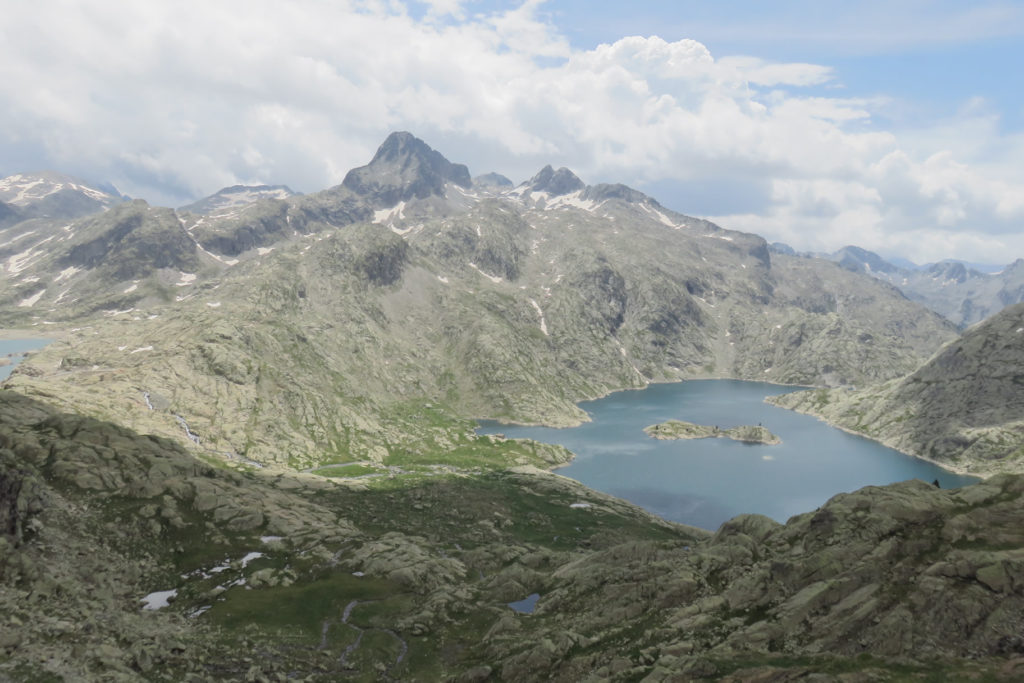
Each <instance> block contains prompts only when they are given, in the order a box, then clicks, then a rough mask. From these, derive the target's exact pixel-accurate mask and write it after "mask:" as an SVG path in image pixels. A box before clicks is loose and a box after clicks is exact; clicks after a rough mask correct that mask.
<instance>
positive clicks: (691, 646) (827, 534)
mask: <svg viewBox="0 0 1024 683" xmlns="http://www.w3.org/2000/svg"><path fill="white" fill-rule="evenodd" d="M375 481H377V480H365V481H352V480H348V481H347V483H346V482H335V481H333V480H330V479H325V478H322V477H315V476H310V475H301V474H293V473H292V474H289V473H285V474H269V473H266V472H259V471H232V470H228V469H224V468H223V466H221V465H219V463H217V462H216V461H214V462H213V463H209V464H208V463H204V462H201V461H198V460H196V459H195V458H194V457H193V455H192V454H190V453H188V452H186V451H185V450H184V449H182V448H181V447H180V446H178V445H177V444H174V443H172V442H170V441H168V440H165V439H160V438H154V437H148V436H140V435H138V434H135V433H133V432H132V431H130V430H126V429H124V428H123V427H119V426H116V425H113V424H110V423H104V422H100V421H96V420H92V419H89V418H83V417H81V416H77V415H68V414H61V413H59V412H56V411H54V410H53V409H52V408H49V407H47V406H46V405H45V404H42V403H39V402H35V401H32V400H30V399H26V398H24V397H21V396H19V395H17V394H14V393H13V392H10V391H0V549H2V552H0V615H2V616H0V625H2V627H3V628H0V678H5V679H12V680H49V679H54V680H59V679H65V680H110V681H136V680H153V681H156V680H255V681H258V680H267V681H269V680H286V679H297V678H300V679H303V680H308V681H329V680H338V679H339V678H345V679H346V680H349V679H351V680H360V681H371V680H382V679H385V680H409V681H415V680H419V681H427V680H459V681H486V680H521V681H534V680H538V681H539V680H552V681H577V680H584V679H588V677H589V679H593V680H610V681H632V680H649V681H661V680H666V681H667V680H733V681H740V680H742V681H750V680H796V679H798V678H808V677H812V676H813V679H814V680H820V681H863V680H918V679H920V680H935V679H936V678H937V677H940V678H946V679H950V678H955V679H969V678H976V677H982V678H983V679H984V680H1007V681H1010V680H1019V678H1020V676H1021V674H1022V673H1024V658H1022V656H1021V655H1022V653H1024V641H1022V637H1021V633H1022V632H1024V623H1022V622H1021V615H1022V614H1024V589H1022V587H1024V557H1022V555H1021V551H1020V548H1021V546H1022V545H1024V535H1022V532H1021V529H1024V518H1022V515H1024V505H1022V501H1021V495H1022V493H1024V478H1022V477H1020V476H1009V475H1004V476H1001V477H997V478H993V479H991V480H989V481H987V482H985V483H982V484H978V485H975V486H971V487H968V488H965V489H961V490H950V491H944V490H939V489H936V488H934V487H932V486H930V485H926V484H923V483H921V482H906V483H903V484H896V485H892V486H888V487H883V488H867V489H864V490H861V491H858V492H855V493H851V494H843V495H840V496H837V497H836V498H834V499H833V500H831V501H829V502H828V503H827V504H826V505H825V506H823V507H822V508H820V509H819V510H817V511H814V512H810V513H807V514H804V515H800V516H798V517H795V518H793V519H791V520H790V521H789V522H788V523H787V524H786V525H780V524H777V523H775V522H772V521H770V520H768V519H767V518H764V517H759V516H743V517H738V518H736V519H734V520H732V521H730V522H728V523H727V524H725V525H723V527H722V528H721V529H720V530H719V531H718V532H717V533H716V534H714V535H710V534H708V533H706V532H702V531H699V530H696V529H690V528H687V527H681V526H678V525H672V524H668V523H665V522H663V521H661V520H658V519H656V518H653V517H651V516H649V515H647V514H646V513H644V512H643V511H641V510H639V509H637V508H634V507H632V506H630V505H628V504H626V503H623V502H621V501H617V500H615V499H612V498H610V497H607V496H603V495H601V494H597V493H594V492H592V491H588V490H587V489H585V488H583V487H582V486H580V485H579V484H577V483H575V482H572V481H570V480H567V479H565V478H563V477H559V476H557V475H553V474H548V473H545V472H542V471H539V470H532V469H529V468H526V469H521V470H520V471H517V472H513V471H509V472H505V473H495V474H490V475H486V476H477V477H462V476H452V475H442V476H433V477H419V478H400V479H398V480H394V481H391V480H379V481H377V483H374V482H375ZM533 593H535V594H538V595H539V600H538V601H537V604H536V608H535V610H534V611H533V612H532V613H530V614H521V613H516V612H515V611H513V610H512V609H510V608H509V606H508V604H507V603H509V602H512V601H517V600H520V599H521V598H524V597H526V596H527V595H530V594H533ZM144 598H145V601H144ZM147 605H148V606H149V607H150V609H146V606H147Z"/></svg>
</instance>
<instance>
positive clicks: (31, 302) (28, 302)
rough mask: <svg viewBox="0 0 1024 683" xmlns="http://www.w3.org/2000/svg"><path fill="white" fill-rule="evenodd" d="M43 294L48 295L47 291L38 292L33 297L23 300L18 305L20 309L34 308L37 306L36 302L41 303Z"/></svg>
mask: <svg viewBox="0 0 1024 683" xmlns="http://www.w3.org/2000/svg"><path fill="white" fill-rule="evenodd" d="M43 294H46V290H45V289H44V290H41V291H38V292H36V293H35V294H33V295H32V296H30V297H28V298H27V299H22V300H21V301H20V302H19V303H18V307H19V308H32V307H33V306H35V305H36V302H37V301H39V299H40V298H42V296H43Z"/></svg>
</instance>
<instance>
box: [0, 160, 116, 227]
mask: <svg viewBox="0 0 1024 683" xmlns="http://www.w3.org/2000/svg"><path fill="white" fill-rule="evenodd" d="M126 199H127V198H126V197H123V196H122V195H121V194H120V193H118V192H117V190H116V189H114V188H113V187H112V186H109V185H107V186H104V187H103V188H101V187H98V186H96V185H91V184H89V183H86V182H85V181H83V180H79V179H77V178H73V177H71V176H67V175H64V174H62V173H56V172H54V171H42V172H39V173H19V174H16V175H12V176H7V177H6V178H2V179H0V202H5V203H7V204H10V205H12V206H14V207H16V208H17V209H18V210H19V211H20V213H21V215H22V216H24V217H25V218H54V219H59V218H78V217H81V216H87V215H89V214H92V213H96V212H98V211H102V210H104V209H108V208H110V207H111V206H114V205H115V204H119V203H121V202H123V201H125V200H126ZM0 218H2V217H0Z"/></svg>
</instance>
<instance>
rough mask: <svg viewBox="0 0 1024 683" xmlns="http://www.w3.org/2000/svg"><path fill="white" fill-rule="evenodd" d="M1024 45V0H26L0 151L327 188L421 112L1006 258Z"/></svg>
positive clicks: (185, 185) (127, 178) (519, 143)
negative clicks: (613, 0) (627, 0)
mask: <svg viewBox="0 0 1024 683" xmlns="http://www.w3.org/2000/svg"><path fill="white" fill-rule="evenodd" d="M1015 64H1016V65H1018V66H1014V65H1015ZM1020 64H1024V0H1015V1H1006V0H977V1H975V2H970V3H966V2H959V1H958V2H953V1H946V0H941V1H940V0H887V1H885V2H881V1H878V0H862V1H861V2H857V3H849V2H840V1H838V0H816V1H812V0H777V1H775V2H763V1H760V0H746V1H735V2H721V1H718V2H714V1H711V0H661V1H656V0H633V2H630V3H604V2H594V1H593V0H547V1H545V0H430V1H429V2H423V1H419V0H404V1H403V0H289V2H287V3H282V2H278V1H271V0H246V1H245V2H236V1H233V0H217V1H215V2H210V1H209V0H201V1H199V0H175V1H174V2H170V1H168V0H149V1H147V2H135V1H126V0H33V2H14V1H11V2H7V3H5V7H4V9H3V12H2V13H0V175H2V176H6V175H10V174H13V173H17V172H24V171H33V170H42V169H54V170H59V171H63V172H65V173H70V174H73V175H77V176H79V177H83V178H86V179H89V180H93V181H95V182H112V183H114V184H115V185H116V186H117V187H118V188H119V189H120V190H121V191H122V192H125V193H126V194H129V195H131V196H133V197H141V198H144V199H146V200H147V201H149V202H150V203H152V204H158V205H163V206H180V205H183V204H186V203H188V202H189V201H191V200H193V199H196V198H199V197H202V196H205V195H208V194H211V193H213V192H215V191H216V190H218V189H220V188H222V187H225V186H228V185H233V184H239V183H241V184H262V183H267V184H285V185H288V186H290V187H291V188H292V189H294V190H296V191H300V192H315V191H317V190H320V189H324V188H326V187H330V186H332V185H336V184H338V183H339V182H341V180H342V179H343V178H344V175H345V173H346V172H347V171H348V170H349V169H351V168H354V167H356V166H360V165H363V164H365V163H367V162H368V161H369V160H370V158H371V157H372V156H373V153H374V151H375V150H376V148H377V146H379V144H380V143H381V142H382V141H383V140H384V138H385V137H386V136H387V134H388V133H389V132H391V131H394V130H408V131H410V132H412V133H413V134H415V135H417V136H418V137H420V138H422V139H424V140H425V141H426V142H427V143H428V144H429V145H431V146H432V147H434V148H435V149H437V150H438V151H440V152H441V153H442V154H444V155H445V156H446V157H447V158H449V159H450V160H452V161H455V162H460V163H465V164H467V165H468V166H469V168H470V171H471V173H473V174H474V175H477V174H482V173H486V172H490V171H496V172H499V173H502V174H504V175H506V176H508V177H509V178H511V179H512V180H513V181H515V182H517V183H518V182H520V181H523V180H525V179H527V178H529V177H530V176H532V175H533V174H534V173H536V172H537V171H538V170H539V169H540V168H541V167H543V166H544V165H545V164H551V165H552V166H554V167H556V168H558V167H560V166H566V167H569V168H571V169H572V170H573V171H574V172H576V173H577V175H579V176H580V177H581V178H582V179H583V180H584V181H585V182H588V183H591V184H593V183H598V182H621V183H625V184H627V185H630V186H632V187H636V188H637V189H641V190H643V191H645V192H647V193H648V194H650V195H652V196H653V197H655V198H656V199H657V200H658V201H660V202H661V203H662V204H664V205H665V206H668V207H669V208H672V209H675V210H677V211H681V212H683V213H687V214H690V215H695V216H701V217H705V218H709V219H711V220H713V221H715V222H716V223H718V224H720V225H722V226H723V227H726V228H730V229H736V230H746V231H750V232H755V233H758V234H760V235H762V236H764V237H765V238H767V239H769V240H771V241H782V242H786V243H788V244H790V245H792V246H793V247H795V248H797V249H801V250H816V251H832V250H834V249H837V248H839V247H841V246H844V245H846V244H856V245H858V246H861V247H865V248H868V249H872V250H874V251H877V252H878V253H880V254H882V255H883V256H887V257H903V258H909V259H911V260H914V261H916V262H918V263H925V262H931V261H937V260H941V259H944V258H960V259H964V260H967V261H973V262H979V263H1008V262H1010V261H1012V260H1014V259H1016V258H1019V257H1024V88H1022V87H1021V86H1022V84H1024V78H1022V77H1021V74H1020V68H1019V65H1020Z"/></svg>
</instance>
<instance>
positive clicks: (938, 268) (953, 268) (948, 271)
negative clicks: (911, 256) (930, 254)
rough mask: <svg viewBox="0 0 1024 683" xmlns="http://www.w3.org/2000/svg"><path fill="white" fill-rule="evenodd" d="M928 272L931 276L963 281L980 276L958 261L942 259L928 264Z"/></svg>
mask: <svg viewBox="0 0 1024 683" xmlns="http://www.w3.org/2000/svg"><path fill="white" fill-rule="evenodd" d="M928 273H929V274H930V275H931V276H932V277H937V278H942V279H943V280H952V281H953V282H965V281H967V280H968V279H969V278H974V277H981V273H978V272H977V271H975V270H971V269H969V268H967V267H966V266H965V265H964V264H963V263H960V262H959V261H942V262H940V263H936V264H934V265H932V266H929V268H928Z"/></svg>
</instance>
